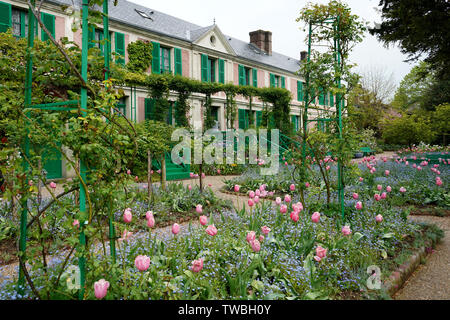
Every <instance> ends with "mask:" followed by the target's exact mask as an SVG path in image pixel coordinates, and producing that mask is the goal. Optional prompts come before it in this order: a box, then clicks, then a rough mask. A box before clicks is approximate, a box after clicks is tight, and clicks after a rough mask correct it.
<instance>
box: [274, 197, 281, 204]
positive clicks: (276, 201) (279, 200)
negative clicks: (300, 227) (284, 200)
mask: <svg viewBox="0 0 450 320" xmlns="http://www.w3.org/2000/svg"><path fill="white" fill-rule="evenodd" d="M275 203H276V204H277V205H280V204H281V198H280V197H276V199H275Z"/></svg>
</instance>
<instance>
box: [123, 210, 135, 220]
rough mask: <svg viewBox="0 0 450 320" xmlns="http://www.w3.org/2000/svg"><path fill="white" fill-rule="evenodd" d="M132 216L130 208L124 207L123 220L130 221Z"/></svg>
mask: <svg viewBox="0 0 450 320" xmlns="http://www.w3.org/2000/svg"><path fill="white" fill-rule="evenodd" d="M132 218H133V215H132V214H131V209H130V208H127V209H125V211H124V212H123V221H124V222H125V223H130V222H131V219H132Z"/></svg>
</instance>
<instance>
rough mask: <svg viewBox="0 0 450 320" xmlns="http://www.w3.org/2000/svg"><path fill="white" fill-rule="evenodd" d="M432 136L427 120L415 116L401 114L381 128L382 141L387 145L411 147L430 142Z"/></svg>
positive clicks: (433, 133)
mask: <svg viewBox="0 0 450 320" xmlns="http://www.w3.org/2000/svg"><path fill="white" fill-rule="evenodd" d="M434 135H435V132H433V130H432V129H431V126H430V121H429V119H427V118H425V117H423V116H419V115H416V114H413V115H407V114H403V115H402V117H400V118H395V119H391V120H389V121H386V122H385V124H384V128H383V139H384V141H385V143H387V144H401V145H407V146H409V147H411V146H412V145H413V144H417V143H419V142H421V141H423V142H426V143H429V142H431V141H432V140H433V138H434Z"/></svg>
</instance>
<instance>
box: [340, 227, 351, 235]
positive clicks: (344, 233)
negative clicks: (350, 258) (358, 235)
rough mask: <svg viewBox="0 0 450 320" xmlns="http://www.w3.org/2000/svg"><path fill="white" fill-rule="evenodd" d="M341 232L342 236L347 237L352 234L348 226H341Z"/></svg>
mask: <svg viewBox="0 0 450 320" xmlns="http://www.w3.org/2000/svg"><path fill="white" fill-rule="evenodd" d="M341 232H342V234H343V235H344V236H348V235H349V234H351V233H352V230H351V229H350V227H349V226H343V227H342V230H341Z"/></svg>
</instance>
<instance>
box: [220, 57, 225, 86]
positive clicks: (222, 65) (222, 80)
mask: <svg viewBox="0 0 450 320" xmlns="http://www.w3.org/2000/svg"><path fill="white" fill-rule="evenodd" d="M219 82H220V83H223V84H225V60H222V59H219Z"/></svg>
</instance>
